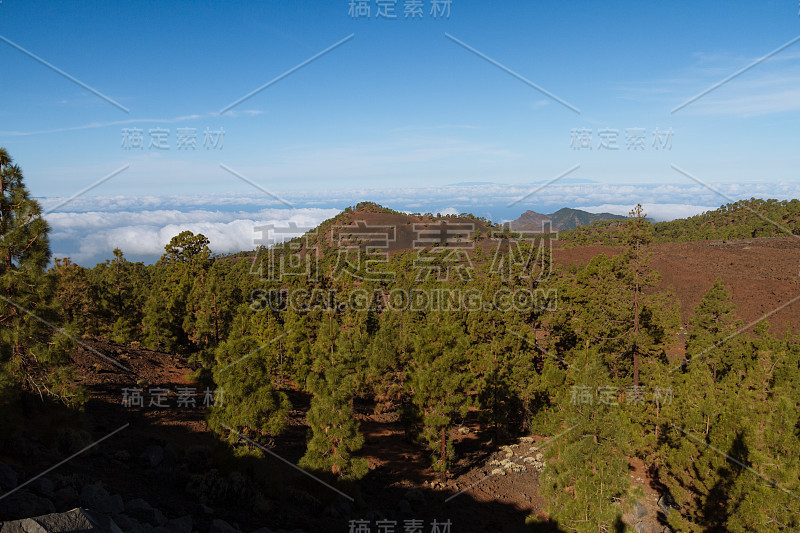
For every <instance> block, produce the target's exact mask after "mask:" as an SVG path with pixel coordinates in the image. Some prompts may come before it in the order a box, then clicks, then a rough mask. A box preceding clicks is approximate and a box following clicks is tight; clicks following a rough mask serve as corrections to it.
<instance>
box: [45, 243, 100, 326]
mask: <svg viewBox="0 0 800 533" xmlns="http://www.w3.org/2000/svg"><path fill="white" fill-rule="evenodd" d="M50 274H52V276H53V277H54V278H55V280H56V294H55V297H56V299H57V300H58V301H59V302H60V303H61V317H62V320H63V324H64V327H65V328H67V329H69V330H71V331H72V333H73V335H78V336H80V335H82V334H84V333H87V334H95V335H96V334H97V333H98V332H99V331H98V327H97V326H98V324H97V323H96V317H97V316H98V315H100V314H101V311H102V310H101V309H100V307H99V306H98V304H97V301H98V299H99V298H98V295H97V291H96V289H95V286H94V285H93V284H92V282H91V280H90V279H89V274H88V271H87V270H86V269H85V268H83V267H82V266H80V265H76V264H75V263H73V262H72V261H71V260H70V258H69V257H65V258H63V259H58V258H56V260H55V261H54V264H53V266H52V268H51V269H50Z"/></svg>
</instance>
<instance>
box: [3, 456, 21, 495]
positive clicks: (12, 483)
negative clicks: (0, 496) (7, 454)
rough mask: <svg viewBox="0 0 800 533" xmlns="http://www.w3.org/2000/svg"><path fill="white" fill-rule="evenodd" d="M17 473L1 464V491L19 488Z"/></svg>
mask: <svg viewBox="0 0 800 533" xmlns="http://www.w3.org/2000/svg"><path fill="white" fill-rule="evenodd" d="M17 479H18V478H17V473H16V472H15V471H14V469H13V468H11V467H10V466H8V465H7V464H5V463H0V489H2V490H3V491H7V490H11V489H13V488H16V487H17Z"/></svg>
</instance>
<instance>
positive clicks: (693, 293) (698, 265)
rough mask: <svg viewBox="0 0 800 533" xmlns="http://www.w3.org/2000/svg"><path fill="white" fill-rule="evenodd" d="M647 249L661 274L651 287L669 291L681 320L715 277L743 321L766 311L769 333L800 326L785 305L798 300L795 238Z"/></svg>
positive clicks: (571, 255) (562, 252) (589, 249)
mask: <svg viewBox="0 0 800 533" xmlns="http://www.w3.org/2000/svg"><path fill="white" fill-rule="evenodd" d="M619 250H620V248H618V247H613V246H585V247H579V248H557V249H555V250H554V259H555V261H556V262H557V263H558V264H562V265H569V264H580V263H587V262H588V261H589V260H590V259H591V258H592V257H594V256H595V255H597V254H599V253H606V254H608V255H613V254H615V253H618V252H619ZM651 252H652V265H653V267H655V269H656V270H658V272H659V273H660V274H661V276H662V281H661V283H660V284H659V286H657V287H656V290H659V291H660V290H664V289H666V288H668V287H671V288H672V289H673V290H674V292H675V295H676V296H677V297H678V300H679V302H680V305H681V316H682V318H683V320H684V323H685V322H686V321H688V318H689V316H690V315H691V313H692V312H693V310H694V308H695V307H696V306H697V305H698V304H699V303H700V299H701V298H702V297H703V294H705V292H706V291H708V289H710V288H711V284H712V283H713V282H714V280H715V279H716V278H717V277H721V278H722V279H723V280H724V281H725V285H726V287H727V288H728V290H729V291H731V294H732V295H733V302H734V303H735V304H736V306H737V308H738V313H739V317H740V318H741V319H742V320H743V321H744V322H745V324H750V323H751V322H753V321H757V320H760V319H761V318H763V317H764V316H766V315H769V316H768V317H767V319H768V320H769V322H770V324H771V326H772V328H771V331H772V332H773V333H778V332H782V331H784V330H785V329H786V328H787V327H789V328H791V330H792V331H795V332H796V331H798V330H800V302H796V303H789V302H792V300H793V299H795V298H797V299H800V237H781V238H774V239H745V240H737V241H730V242H727V243H723V242H721V241H700V242H685V243H663V244H655V245H653V246H652V248H651ZM781 306H785V307H781Z"/></svg>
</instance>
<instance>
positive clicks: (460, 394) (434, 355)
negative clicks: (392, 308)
mask: <svg viewBox="0 0 800 533" xmlns="http://www.w3.org/2000/svg"><path fill="white" fill-rule="evenodd" d="M468 349H469V340H468V336H467V333H466V331H465V326H464V323H463V319H462V318H461V317H460V316H459V314H458V313H455V312H433V313H430V314H429V315H428V317H427V322H426V323H425V324H423V325H421V326H420V328H419V329H418V330H417V331H416V335H415V340H414V354H413V360H412V363H411V369H410V376H409V380H408V382H407V383H406V386H407V388H408V391H409V395H410V396H411V399H412V401H413V402H414V405H415V406H416V408H417V410H418V411H419V413H420V414H421V418H422V424H423V432H422V437H423V438H424V439H425V441H426V443H427V444H428V447H429V448H430V450H431V457H432V460H433V468H434V470H436V471H438V472H441V473H442V475H443V476H444V475H445V474H446V472H447V470H448V468H449V466H450V464H451V461H452V460H453V458H454V456H455V450H454V448H453V443H452V437H451V436H450V434H449V431H450V429H452V427H453V425H454V424H455V423H456V421H457V419H458V418H459V417H461V418H463V417H464V416H466V414H467V412H468V410H469V407H470V404H471V401H470V397H469V396H468V395H467V393H468V392H469V391H470V390H472V387H473V377H472V376H471V375H470V373H469V371H468V361H469V360H468V356H467V354H468Z"/></svg>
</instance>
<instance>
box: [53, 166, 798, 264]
mask: <svg viewBox="0 0 800 533" xmlns="http://www.w3.org/2000/svg"><path fill="white" fill-rule="evenodd" d="M752 197H755V198H777V199H781V200H783V199H791V198H800V184H797V183H751V184H743V183H736V184H714V185H713V186H702V185H699V184H603V183H592V182H587V183H552V184H549V185H548V184H545V183H543V184H526V185H501V184H491V183H487V184H479V185H452V186H445V187H442V186H439V187H429V188H417V189H403V188H381V189H377V188H376V189H358V190H356V189H353V190H314V191H300V192H292V193H285V194H281V196H280V200H278V199H277V195H276V197H271V196H268V195H265V194H263V193H253V194H241V193H237V194H234V193H225V194H215V195H195V196H92V197H89V196H82V197H77V198H74V199H71V200H69V199H68V198H39V199H38V200H39V202H40V203H41V205H42V209H43V212H44V216H45V218H46V219H47V221H48V222H49V224H50V226H51V233H50V241H51V248H52V250H53V256H54V257H70V258H71V259H72V261H74V262H76V263H78V264H81V265H83V266H89V267H91V266H93V265H94V264H96V263H97V262H102V261H104V260H105V259H108V258H110V257H111V256H112V251H113V250H114V248H119V249H121V250H122V251H123V252H124V253H125V255H126V257H128V258H129V259H131V260H137V261H144V262H148V263H149V262H153V261H155V260H156V259H158V257H160V256H161V254H162V253H163V251H164V246H165V245H166V244H167V243H168V242H169V240H170V239H171V238H172V237H173V236H175V235H177V234H178V233H180V232H181V231H184V230H189V231H192V232H194V233H202V234H203V235H205V236H206V237H208V239H209V240H210V248H211V250H212V251H213V252H215V253H232V252H238V251H242V250H252V249H254V248H255V246H256V244H257V239H259V238H260V237H261V231H260V230H258V227H259V226H264V225H273V226H275V227H289V226H290V225H295V226H296V227H297V228H301V229H304V228H313V227H315V226H317V225H318V224H320V223H321V222H323V221H324V220H327V219H329V218H331V217H333V216H335V215H336V214H337V213H339V212H340V211H341V210H343V209H344V208H345V207H347V206H352V205H355V204H357V203H358V202H362V201H372V202H376V203H379V204H381V205H383V206H385V207H388V208H391V209H394V210H396V211H406V212H422V213H425V212H431V213H442V214H458V213H472V214H474V215H477V216H480V217H485V218H488V219H489V220H492V221H494V222H506V221H509V220H513V219H516V218H517V217H519V215H520V214H522V213H523V212H525V211H526V210H529V209H530V210H533V211H537V212H540V213H552V212H554V211H556V210H558V209H560V208H562V207H572V208H576V209H583V210H586V211H589V212H595V213H598V212H609V213H614V214H620V215H625V214H627V213H628V212H629V211H630V209H631V208H632V207H633V206H634V205H636V204H637V203H641V204H642V205H643V206H644V208H645V211H646V212H647V214H648V216H649V217H651V218H652V219H654V220H657V221H660V220H672V219H675V218H683V217H688V216H692V215H695V214H699V213H702V212H704V211H709V210H712V209H716V208H718V207H719V206H721V205H723V204H726V203H729V202H730V201H731V200H740V199H749V198H752ZM521 198H524V199H523V200H521V201H520V199H521ZM287 204H288V205H287ZM51 209H52V210H53V211H52V212H50V210H51Z"/></svg>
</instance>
